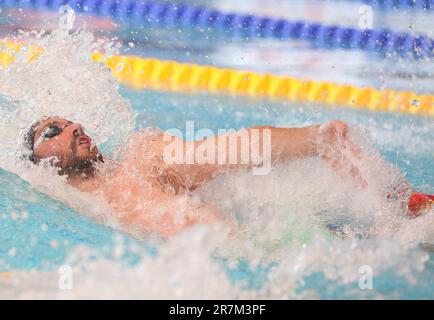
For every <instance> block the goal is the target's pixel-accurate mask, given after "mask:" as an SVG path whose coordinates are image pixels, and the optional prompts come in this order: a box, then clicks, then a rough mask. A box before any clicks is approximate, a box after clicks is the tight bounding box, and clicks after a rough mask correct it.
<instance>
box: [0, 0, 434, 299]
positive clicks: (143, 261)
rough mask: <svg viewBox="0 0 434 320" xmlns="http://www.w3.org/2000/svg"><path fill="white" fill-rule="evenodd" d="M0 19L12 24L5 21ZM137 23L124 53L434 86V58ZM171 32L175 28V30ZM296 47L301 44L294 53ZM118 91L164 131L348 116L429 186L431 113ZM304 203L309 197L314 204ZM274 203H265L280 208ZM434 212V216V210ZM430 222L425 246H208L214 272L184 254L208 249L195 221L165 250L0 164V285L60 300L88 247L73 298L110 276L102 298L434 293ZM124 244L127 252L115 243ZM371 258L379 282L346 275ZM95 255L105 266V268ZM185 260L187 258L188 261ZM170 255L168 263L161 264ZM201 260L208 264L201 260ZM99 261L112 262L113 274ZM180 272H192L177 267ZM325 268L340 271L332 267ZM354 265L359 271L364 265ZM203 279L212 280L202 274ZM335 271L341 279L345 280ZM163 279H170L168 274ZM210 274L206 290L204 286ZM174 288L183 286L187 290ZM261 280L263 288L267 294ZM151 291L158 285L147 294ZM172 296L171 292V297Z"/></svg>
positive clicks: (303, 8) (433, 141)
mask: <svg viewBox="0 0 434 320" xmlns="http://www.w3.org/2000/svg"><path fill="white" fill-rule="evenodd" d="M207 3H211V4H215V5H220V6H222V8H229V7H230V6H231V4H230V2H221V3H219V4H217V2H212V1H207ZM249 3H250V2H249ZM272 3H273V5H272V6H270V9H269V10H270V12H276V10H277V11H278V9H276V8H278V6H279V5H280V4H281V3H280V2H279V1H272ZM255 6H258V7H261V5H260V4H258V3H255V4H254V5H253V7H250V6H249V5H248V3H247V1H246V2H245V3H244V4H243V5H240V6H237V8H236V9H237V10H245V11H247V10H254V8H255ZM327 6H330V4H329V3H328V4H327V5H325V7H324V8H327ZM252 8H253V9H252ZM297 8H298V9H297V10H298V12H299V13H300V14H306V13H307V12H312V10H317V11H315V12H316V16H317V18H318V19H319V20H321V19H324V21H326V20H327V18H326V17H327V15H326V14H325V13H326V12H327V10H329V9H321V8H322V7H320V6H310V5H308V4H307V5H303V4H297ZM338 8H339V7H338ZM347 8H348V5H343V7H342V8H341V9H340V10H337V12H338V13H339V15H341V16H345V12H346V9H347ZM273 10H274V11H273ZM309 10H310V11H309ZM379 14H380V13H379ZM381 14H382V15H383V16H384V17H385V19H380V17H379V19H378V20H379V21H382V22H383V23H384V24H387V21H390V24H391V25H393V26H394V25H395V23H396V22H397V21H396V20H393V19H391V18H390V16H389V15H390V13H386V12H383V13H381ZM288 15H290V13H288ZM386 18H388V19H386ZM414 18H415V17H413V16H411V15H405V14H402V15H401V16H400V18H399V19H400V20H399V22H400V23H399V26H401V27H402V25H404V24H406V25H408V24H409V23H414V21H415V20H413V19H414ZM1 19H2V20H1ZM1 19H0V22H1V21H3V22H4V21H8V20H9V19H10V18H7V16H6V15H4V14H3V15H2V16H1ZM347 21H348V23H350V22H351V21H352V20H351V14H349V15H348V20H347ZM432 21H434V20H431V21H426V20H424V23H425V24H424V25H421V23H420V22H417V23H416V26H415V29H416V31H417V28H422V27H423V28H427V29H429V28H431V29H432V27H433V25H432V23H433V22H432ZM5 25H6V23H5V24H3V26H5ZM1 26H2V25H0V29H1ZM137 28H138V27H137V26H131V25H129V26H124V25H121V26H120V27H119V28H118V29H117V30H116V31H112V32H111V33H113V34H115V35H117V36H118V37H120V39H121V40H122V41H123V42H124V44H127V43H128V42H129V41H133V42H135V43H136V45H135V46H134V47H133V48H128V45H125V46H124V47H123V48H122V49H121V52H124V53H126V54H131V53H133V54H137V55H141V56H150V57H158V58H163V59H175V60H179V61H189V62H195V63H207V64H215V65H222V66H229V67H234V68H235V67H236V68H240V69H249V70H257V71H270V72H275V73H284V74H291V75H294V76H298V77H304V78H311V79H312V78H314V79H327V80H330V79H331V80H333V81H336V82H349V83H352V84H355V85H365V86H375V87H391V88H397V89H408V90H414V91H418V92H423V93H431V94H432V93H434V90H433V84H434V75H433V74H432V71H429V70H433V69H432V62H429V61H427V62H422V63H419V64H416V63H414V62H409V63H406V62H403V61H387V60H386V61H384V60H382V59H381V58H378V57H375V56H373V55H371V54H366V53H360V52H356V53H354V52H342V51H320V50H315V49H313V48H310V47H309V46H306V45H303V44H294V43H283V44H282V43H279V42H278V41H270V40H267V41H268V42H266V45H264V42H261V40H256V41H245V40H241V39H231V40H230V41H228V40H225V38H219V37H217V39H214V40H215V41H208V40H209V37H205V38H204V35H203V34H200V33H199V34H198V33H196V32H195V31H191V32H188V31H184V32H177V31H168V30H163V29H162V30H151V31H149V30H140V29H137ZM404 29H405V28H404ZM5 30H6V28H5ZM136 30H139V33H136ZM2 33H5V32H2ZM6 33H7V32H6ZM108 34H110V32H108ZM174 34H175V35H176V34H178V35H179V36H175V37H174ZM294 46H295V48H296V50H293V48H294ZM237 57H241V58H237ZM243 57H244V58H243ZM301 66H302V67H301ZM399 74H401V75H402V74H410V77H400V76H399ZM421 74H422V75H421ZM412 75H413V76H412ZM41 80H42V79H41ZM119 90H120V93H121V95H122V96H123V97H124V98H126V99H127V100H128V101H130V102H131V106H132V110H133V112H134V113H135V115H136V117H135V130H140V129H141V128H145V127H148V126H158V127H160V128H162V129H163V130H167V129H171V128H178V129H180V130H181V131H184V128H185V123H186V121H190V120H194V121H195V126H196V129H200V128H208V129H211V130H215V131H217V129H219V128H234V129H239V128H242V127H247V126H254V125H275V126H285V127H293V126H304V125H309V124H315V123H322V122H325V121H328V120H332V119H342V120H344V121H347V122H348V123H350V124H351V125H355V126H360V127H362V128H364V129H366V130H367V131H369V133H370V136H371V139H372V141H373V144H374V146H375V147H376V148H378V150H379V151H380V153H381V155H382V156H383V157H384V158H385V159H386V160H388V161H389V162H390V163H392V164H393V165H395V166H396V167H397V168H399V169H400V171H402V172H403V173H404V174H405V177H406V178H407V179H408V180H409V181H410V182H411V184H412V185H413V186H414V188H415V189H416V190H418V191H422V192H426V193H431V194H433V193H434V170H433V156H434V154H433V150H434V123H433V121H432V119H431V118H423V117H413V116H408V115H402V114H383V113H371V112H367V111H359V110H351V109H344V108H330V107H324V106H321V105H315V104H306V105H304V104H294V103H287V102H283V101H270V100H267V99H252V98H246V97H231V96H224V95H209V94H206V93H197V94H182V93H169V92H160V91H154V90H142V91H136V90H132V89H130V88H126V87H122V86H121V87H120V88H119ZM109 111H110V110H109ZM320 178H321V177H319V178H318V179H320ZM242 187H243V185H240V188H242ZM245 187H246V188H247V186H245ZM252 192H253V191H252ZM270 201H272V200H270ZM304 205H305V206H307V207H308V206H309V204H304ZM273 208H274V207H271V209H269V210H274V209H273ZM279 210H281V209H279ZM430 214H431V217H432V212H431V213H430ZM425 221H426V224H425V226H424V227H425V229H424V232H425V233H426V235H427V236H426V239H425V241H419V240H418V241H417V242H419V243H418V244H417V243H416V244H414V243H412V241H411V240H408V241H407V242H406V241H404V243H406V244H409V243H411V245H410V247H409V248H406V249H405V250H404V249H403V248H402V246H401V244H399V243H396V244H394V243H393V239H392V241H391V243H389V242H388V241H390V239H388V237H384V239H383V238H382V237H381V236H380V237H378V238H376V237H375V236H374V237H372V238H371V239H361V240H358V241H356V243H355V244H353V245H351V243H347V242H348V241H345V240H340V239H339V238H338V237H335V238H333V237H334V236H332V240H324V241H331V242H330V245H328V244H327V243H328V242H324V243H323V242H322V241H323V240H321V241H319V240H318V241H317V240H314V241H312V242H313V243H312V242H309V243H307V244H305V245H301V244H296V245H293V246H291V247H290V248H288V252H287V253H285V257H284V259H283V261H282V262H281V263H280V262H279V259H277V262H276V261H270V260H266V259H264V260H262V261H260V262H259V263H256V264H255V263H252V260H254V259H251V258H247V259H245V258H239V259H233V258H231V256H230V255H229V256H227V255H226V256H225V255H223V257H222V256H220V255H218V254H214V253H213V252H212V253H211V259H210V263H211V264H212V266H213V267H215V268H216V270H218V271H215V273H213V272H214V271H213V272H211V271H209V269H206V270H200V268H201V267H203V266H202V264H201V263H199V262H198V261H197V260H188V259H190V257H191V259H200V257H202V256H201V255H200V254H198V255H197V256H196V255H194V251H195V250H201V248H202V247H201V245H203V244H201V243H199V244H197V245H196V244H195V241H196V240H197V239H199V240H200V239H202V238H201V236H203V235H202V234H201V232H200V231H197V232H196V230H193V231H192V232H191V234H189V233H188V232H187V235H184V236H183V237H185V238H182V237H181V238H180V239H179V241H178V240H176V241H178V242H179V243H175V244H173V243H172V244H169V245H168V247H166V246H165V245H164V244H161V243H160V242H158V241H154V240H152V239H145V240H143V239H135V238H133V237H130V236H128V235H127V234H125V233H122V232H120V231H116V230H113V229H112V228H110V227H108V226H105V225H103V224H99V223H95V222H94V221H93V220H92V219H91V218H89V217H87V216H86V215H85V214H83V213H82V212H79V211H77V210H74V209H72V208H70V207H69V206H68V205H67V204H65V203H63V202H62V201H60V200H56V199H55V198H53V197H50V196H49V195H47V194H45V193H42V192H40V191H38V190H37V188H35V187H34V186H32V185H30V184H29V183H28V182H26V181H25V180H23V179H22V178H20V177H19V176H18V175H16V174H14V173H12V172H9V171H7V170H5V169H3V168H0V282H1V281H3V282H4V283H5V284H6V287H5V288H8V287H7V285H9V286H13V290H10V291H9V294H8V293H7V292H6V291H2V289H1V288H0V297H10V295H11V294H12V293H14V294H16V296H17V297H26V296H28V297H38V296H39V295H41V296H42V297H45V296H48V297H62V296H61V295H59V290H58V289H57V287H56V286H57V270H58V268H59V267H60V266H62V265H64V264H65V263H70V262H69V261H70V260H71V255H74V254H75V252H77V250H78V249H77V248H85V249H84V250H85V251H86V252H88V253H89V252H90V253H89V254H88V255H90V256H86V258H82V259H81V260H80V259H79V260H80V261H79V262H76V264H77V265H79V268H81V269H80V272H79V277H82V278H85V277H86V275H87V277H88V278H86V279H87V280H86V281H89V282H91V283H94V286H92V285H89V284H87V286H84V288H85V289H82V290H81V291H80V288H78V290H79V291H78V293H77V296H78V297H101V296H104V295H105V294H108V293H107V292H105V291H104V289H98V288H100V287H101V288H104V285H102V284H110V283H112V285H113V287H112V292H111V293H110V294H108V295H107V297H118V296H119V295H121V292H122V294H125V295H124V296H125V297H137V298H144V297H157V298H158V297H160V298H161V296H159V295H158V294H154V293H158V290H161V295H164V293H165V292H169V289H170V288H172V289H173V292H175V293H176V294H179V295H178V297H187V298H188V297H208V296H211V297H212V296H213V295H207V294H205V293H203V292H202V291H201V290H204V292H205V291H207V290H208V289H209V290H211V291H212V290H215V294H216V296H217V297H229V298H231V297H246V295H244V293H245V292H249V294H250V293H252V292H253V296H254V294H258V295H259V297H261V298H267V297H274V298H275V297H278V298H290V297H308V298H311V297H314V298H325V299H334V298H349V299H351V298H405V299H427V298H428V299H433V298H434V291H433V288H434V252H433V249H432V247H433V245H434V238H432V237H430V236H432V235H433V230H434V224H433V220H432V218H431V219H426V220H425ZM416 231H417V230H416V229H413V230H412V229H410V231H409V232H410V234H411V232H416ZM190 237H191V238H190ZM199 240H197V241H199ZM176 241H175V242H176ZM341 241H342V244H341ZM199 242H200V241H199ZM206 243H207V242H206V241H205V244H206ZM120 244H122V245H121V247H122V248H123V249H122V250H121V251H120V252H118V249H119V247H120ZM177 246H179V247H177ZM306 246H307V247H306ZM205 247H206V245H205ZM173 248H174V249H173ZM401 249H402V251H400V250H401ZM183 250H185V251H183ZM240 250H242V249H240ZM364 250H365V251H364ZM167 252H168V253H167ZM180 252H181V253H180ZM192 252H193V253H192ZM179 255H181V256H179ZM365 256H366V259H367V261H371V260H372V261H380V262H381V259H385V260H388V261H390V265H386V266H385V267H384V269H381V268H380V270H379V271H378V273H376V275H375V277H374V290H367V291H363V290H359V287H358V277H353V278H352V277H349V278H348V274H352V273H351V272H353V271H351V272H349V271H348V269H351V268H355V266H357V268H358V266H360V264H364V263H363V261H364V260H363V259H364V257H365ZM161 257H162V258H161ZM327 257H329V258H327ZM159 259H160V260H159ZM183 259H187V260H183ZM285 259H286V260H285ZM234 260H235V262H234ZM100 261H101V263H102V265H101V266H100V267H99V265H98V263H99V262H100ZM185 261H187V262H188V263H192V264H186V262H185ZM192 261H193V262H192ZM194 261H195V262H194ZM380 262H378V263H380ZM171 263H173V269H171V266H170V264H171ZM193 263H196V264H197V265H198V267H197V268H198V270H196V269H195V267H194V266H193ZM204 263H205V262H204ZM207 263H208V262H207ZM310 263H311V264H312V267H311V266H310V265H309V264H310ZM373 263H374V262H373ZM72 264H74V263H72ZM86 264H89V270H87V269H86ZM165 264H166V265H168V266H164V265H165ZM316 264H318V265H319V266H321V265H322V264H323V265H324V270H322V271H321V268H315V267H314V266H315V265H316ZM368 264H369V263H368ZM297 265H301V266H302V267H301V269H303V266H304V267H305V271H303V272H301V271H300V272H299V271H297V270H296V269H297ZM93 266H96V267H93ZM206 266H208V265H206V264H205V267H206ZM205 267H204V268H205ZM98 268H101V269H98ZM111 268H114V269H111ZM140 268H142V269H140ZM165 268H167V269H165ZM279 268H280V269H279ZM102 269H107V271H104V270H102ZM179 269H186V270H183V271H180V270H179ZM187 269H191V271H188V270H187ZM211 269H212V268H211ZM195 270H196V271H195ZM212 270H214V269H212ZM330 270H331V271H330ZM351 270H352V269H351ZM5 272H7V274H6V273H5ZM32 272H36V274H41V279H43V280H41V281H40V282H38V280H34V281H36V282H32V281H33V280H32V281H30V280H29V278H32V275H34V273H32ZM140 272H143V273H146V274H148V273H152V272H155V274H154V275H152V274H151V275H147V276H148V277H151V278H152V276H154V277H155V279H156V280H155V281H159V282H160V286H161V288H160V287H158V286H157V288H160V289H155V287H153V286H152V285H148V284H149V283H151V284H152V283H153V282H152V281H151V280H149V279H148V278H145V279H144V280H143V285H141V284H140V280H137V279H138V278H137V275H138V274H139V273H140ZM208 272H209V277H214V274H216V275H217V276H216V278H217V279H221V278H219V277H220V276H221V277H223V279H225V280H224V281H227V286H228V288H227V289H226V287H225V286H226V282H225V285H222V287H223V288H221V292H220V291H219V290H217V288H218V286H217V285H216V284H214V283H213V281H212V280H209V283H208V282H206V279H208V278H207V276H206V273H208ZM220 272H221V274H220ZM330 272H331V273H332V274H335V275H336V277H333V276H331V275H330ZM354 272H355V273H356V274H357V269H356V271H354ZM201 273H205V275H203V274H201ZM29 274H30V276H29ZM42 275H43V276H42ZM270 275H277V276H276V277H275V278H276V279H279V277H285V280H284V281H282V282H281V283H283V284H281V285H280V286H279V285H278V284H276V283H275V282H273V281H275V280H273V279H274V278H273V277H271V278H269V276H270ZM171 276H173V277H174V278H175V280H176V279H177V280H176V281H178V282H179V283H180V284H177V283H178V282H176V281H175V280H173V279H172V278H171ZM346 276H347V278H345V277H346ZM2 277H3V278H2ZM14 277H17V279H18V280H17V281H18V282H13V285H12V284H11V283H10V282H8V281H11V280H10V279H14ZM44 277H48V278H44ZM177 277H180V278H182V277H184V278H185V279H188V280H189V281H190V282H191V283H193V284H194V283H198V284H202V283H205V284H203V286H204V287H203V288H201V289H200V290H199V289H198V288H193V284H192V285H191V287H190V286H188V285H185V284H183V282H182V280H180V279H178V278H177ZM201 277H205V278H204V279H205V282H204V280H203V278H201ZM340 278H343V279H346V280H345V281H342V280H341V279H340ZM8 279H9V280H8ZM44 279H48V280H44ZM53 279H54V280H53ZM167 279H169V280H170V281H172V280H173V281H172V282H170V281H169V280H167ZM166 280H167V282H168V284H167V285H166V284H165V281H166ZM44 281H45V282H44ZM50 281H53V283H52V284H51V286H50V285H47V286H48V287H49V288H48V289H46V288H45V289H41V288H42V287H44V286H45V285H46V282H48V283H49V282H50ZM285 281H287V282H285ZM3 282H2V283H3ZM207 283H208V286H209V288H207ZM277 283H278V281H277ZM132 285H133V286H134V285H135V286H137V287H138V288H139V289H137V290H136V291H134V290H133V289H131V291H128V290H127V289H125V288H129V287H131V286H132ZM232 286H233V287H232ZM238 286H239V287H241V289H240V290H241V293H240V292H239V291H237V290H238V289H235V288H237V287H238ZM50 288H51V289H50ZM53 288H54V289H53ZM167 288H169V289H167ZM177 288H180V289H179V290H180V291H179V292H180V293H178V291H177ZM264 288H265V289H266V290H265V291H261V290H264ZM6 290H7V289H6ZM44 290H45V291H44ZM86 290H89V292H86ZM122 290H124V291H122ZM147 290H149V292H151V293H149V294H147V293H146V292H147ZM109 291H110V290H109ZM11 292H12V293H11ZM44 292H45V293H44ZM170 292H171V293H173V292H172V291H170ZM201 292H202V293H201ZM175 293H173V296H175V297H176V294H175ZM44 294H46V295H44ZM62 294H63V293H62ZM153 294H154V295H153ZM121 296H122V295H121ZM247 297H251V296H247Z"/></svg>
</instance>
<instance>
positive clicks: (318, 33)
mask: <svg viewBox="0 0 434 320" xmlns="http://www.w3.org/2000/svg"><path fill="white" fill-rule="evenodd" d="M64 4H68V5H69V6H71V8H73V9H74V10H75V11H76V12H79V13H88V14H94V15H98V16H106V17H107V16H108V17H112V18H115V19H120V20H124V21H135V22H139V23H145V24H148V25H150V26H159V27H164V26H166V27H167V26H169V27H175V26H176V27H178V28H183V27H193V28H201V29H205V30H207V29H212V30H223V31H225V32H229V33H232V34H238V35H243V36H247V37H266V38H277V39H281V40H285V39H293V40H304V41H309V42H311V43H313V44H314V45H316V46H319V47H324V48H330V49H332V48H342V49H359V50H364V51H371V52H377V53H381V54H396V55H398V56H401V57H405V58H415V59H423V58H431V57H433V56H434V40H433V39H430V38H429V37H427V36H425V35H416V36H413V35H411V34H409V33H406V32H402V33H396V32H393V31H391V30H388V29H382V30H376V29H366V30H361V29H356V28H352V27H340V26H337V25H322V24H319V23H308V22H305V21H289V20H286V19H275V18H270V17H257V16H254V15H250V14H239V13H223V12H220V11H218V10H215V9H209V8H205V7H193V6H189V5H186V4H173V3H170V2H156V1H140V0H139V1H135V0H0V6H9V7H27V8H33V9H48V10H58V8H59V7H60V6H61V5H64Z"/></svg>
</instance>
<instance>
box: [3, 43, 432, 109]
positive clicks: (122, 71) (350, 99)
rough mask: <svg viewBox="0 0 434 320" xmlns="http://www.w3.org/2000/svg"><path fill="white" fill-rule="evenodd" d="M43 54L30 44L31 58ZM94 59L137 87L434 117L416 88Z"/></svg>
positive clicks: (9, 52)
mask: <svg viewBox="0 0 434 320" xmlns="http://www.w3.org/2000/svg"><path fill="white" fill-rule="evenodd" d="M0 47H3V48H6V51H4V50H3V51H0V65H3V66H8V65H10V64H11V63H13V61H14V55H15V54H16V53H17V52H18V51H19V50H20V49H21V45H20V44H17V43H14V42H10V41H3V45H2V41H1V40H0ZM41 54H43V52H42V49H40V48H29V49H28V50H27V59H28V61H29V62H32V61H34V60H35V59H37V58H38V57H39V56H40V55H41ZM91 58H92V60H93V61H96V62H102V63H104V64H105V65H106V66H107V67H108V68H110V69H111V70H112V73H113V75H114V76H115V78H116V79H117V80H118V81H119V82H120V83H123V84H125V85H128V86H132V87H134V88H138V89H144V88H152V89H158V90H163V91H164V90H166V91H180V92H197V91H202V92H209V93H223V94H233V95H241V96H251V97H267V98H276V99H283V100H288V101H292V102H311V103H319V104H323V105H329V106H342V107H350V108H354V109H365V110H371V111H379V112H381V111H383V112H400V113H407V114H413V115H422V116H431V117H433V116H434V96H433V95H428V94H426V95H423V94H416V93H414V92H411V91H396V90H389V89H386V90H377V89H375V88H360V87H356V86H351V85H345V84H335V83H331V82H326V81H314V80H300V79H296V78H292V77H287V76H279V75H273V74H259V73H255V72H243V71H238V70H233V69H227V68H218V67H213V66H205V65H196V64H190V63H179V62H175V61H164V60H158V59H149V58H141V57H137V56H120V55H116V56H108V57H105V56H104V55H103V54H102V53H94V54H93V55H92V57H91Z"/></svg>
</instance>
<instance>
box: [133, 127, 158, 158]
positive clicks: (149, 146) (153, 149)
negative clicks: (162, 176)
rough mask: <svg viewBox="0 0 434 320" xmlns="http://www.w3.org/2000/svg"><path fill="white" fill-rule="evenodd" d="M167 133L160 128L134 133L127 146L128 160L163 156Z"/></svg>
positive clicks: (144, 129)
mask: <svg viewBox="0 0 434 320" xmlns="http://www.w3.org/2000/svg"><path fill="white" fill-rule="evenodd" d="M164 136H165V133H164V132H163V130H161V129H160V128H158V127H147V128H143V129H140V130H139V131H137V132H136V133H134V134H133V135H132V136H131V137H130V139H129V142H128V144H127V148H126V154H125V156H126V159H128V158H129V159H131V158H134V159H137V158H140V159H143V160H144V159H146V158H153V157H155V156H160V155H162V154H163V148H164V144H163V143H164V142H163V140H164Z"/></svg>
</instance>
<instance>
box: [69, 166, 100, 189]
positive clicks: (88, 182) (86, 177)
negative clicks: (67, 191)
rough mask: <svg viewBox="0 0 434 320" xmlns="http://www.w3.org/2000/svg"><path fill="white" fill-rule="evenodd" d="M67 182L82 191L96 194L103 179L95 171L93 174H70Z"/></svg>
mask: <svg viewBox="0 0 434 320" xmlns="http://www.w3.org/2000/svg"><path fill="white" fill-rule="evenodd" d="M66 181H67V182H68V183H69V184H70V185H71V186H73V187H74V188H76V189H78V190H80V191H83V192H94V191H96V190H97V189H98V188H99V187H100V186H101V184H102V177H101V175H100V173H99V172H97V171H96V170H94V171H92V172H91V173H78V174H69V175H68V176H67V178H66Z"/></svg>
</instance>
